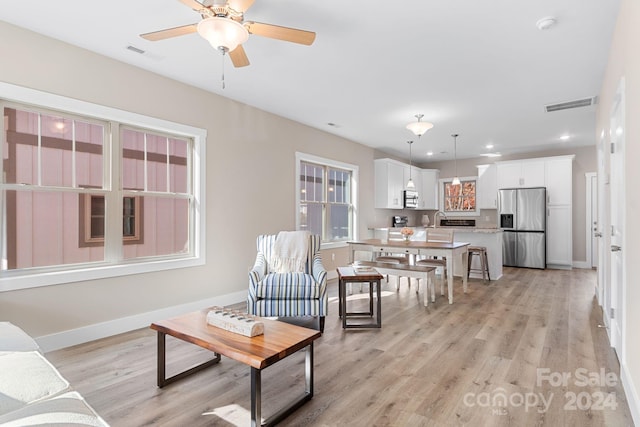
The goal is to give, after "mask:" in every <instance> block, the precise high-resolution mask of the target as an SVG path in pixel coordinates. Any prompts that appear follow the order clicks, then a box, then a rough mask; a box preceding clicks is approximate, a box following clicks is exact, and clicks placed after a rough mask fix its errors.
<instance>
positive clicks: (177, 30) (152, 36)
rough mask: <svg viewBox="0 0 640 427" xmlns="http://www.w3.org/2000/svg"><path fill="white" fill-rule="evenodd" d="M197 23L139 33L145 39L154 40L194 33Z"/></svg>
mask: <svg viewBox="0 0 640 427" xmlns="http://www.w3.org/2000/svg"><path fill="white" fill-rule="evenodd" d="M197 28H198V25H197V24H190V25H183V26H181V27H174V28H167V29H166V30H160V31H153V32H151V33H145V34H140V37H142V38H143V39H145V40H149V41H152V42H156V41H158V40H164V39H168V38H171V37H178V36H184V35H185V34H191V33H195V32H196V31H197V30H198V29H197Z"/></svg>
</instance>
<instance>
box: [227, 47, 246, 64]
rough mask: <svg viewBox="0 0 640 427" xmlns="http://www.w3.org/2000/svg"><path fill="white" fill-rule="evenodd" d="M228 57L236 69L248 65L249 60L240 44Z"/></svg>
mask: <svg viewBox="0 0 640 427" xmlns="http://www.w3.org/2000/svg"><path fill="white" fill-rule="evenodd" d="M229 57H230V58H231V62H233V66H234V67H236V68H239V67H246V66H247V65H249V58H247V54H246V53H245V51H244V48H243V47H242V45H241V44H239V45H238V47H236V48H235V49H233V50H232V51H231V52H229Z"/></svg>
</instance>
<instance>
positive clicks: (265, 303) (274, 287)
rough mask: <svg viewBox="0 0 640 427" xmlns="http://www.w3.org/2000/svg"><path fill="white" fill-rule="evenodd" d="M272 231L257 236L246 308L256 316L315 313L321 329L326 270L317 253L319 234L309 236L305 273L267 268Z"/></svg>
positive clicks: (324, 301)
mask: <svg viewBox="0 0 640 427" xmlns="http://www.w3.org/2000/svg"><path fill="white" fill-rule="evenodd" d="M276 236H277V235H275V234H273V235H261V236H258V239H257V246H258V255H257V256H256V261H255V264H254V265H253V268H252V269H251V271H250V272H249V295H248V297H247V312H248V313H249V314H255V315H257V316H278V317H287V316H317V317H318V329H319V330H320V332H323V331H324V318H325V316H326V314H327V307H328V295H327V272H326V270H325V269H324V266H323V265H322V258H321V257H320V236H318V235H317V234H311V235H310V236H309V250H308V251H307V252H308V255H307V262H306V265H305V271H304V273H274V272H271V271H269V264H270V261H271V254H272V251H273V244H274V243H275V241H276Z"/></svg>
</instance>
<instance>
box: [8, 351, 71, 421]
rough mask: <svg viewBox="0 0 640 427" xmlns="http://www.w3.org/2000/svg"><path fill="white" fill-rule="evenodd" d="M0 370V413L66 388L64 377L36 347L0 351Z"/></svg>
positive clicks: (13, 409) (50, 395) (67, 385)
mask: <svg viewBox="0 0 640 427" xmlns="http://www.w3.org/2000/svg"><path fill="white" fill-rule="evenodd" d="M0 372H1V373H2V381H0V414H6V413H8V412H11V411H15V410H16V409H19V408H21V407H23V406H26V405H28V404H29V403H32V402H35V401H38V400H41V399H46V398H48V397H52V396H54V395H56V394H58V393H60V392H63V391H65V390H67V389H68V388H69V383H68V382H67V380H65V379H64V378H62V376H61V375H60V373H59V372H58V370H57V369H56V368H54V367H53V365H51V363H49V361H48V360H47V359H45V358H44V356H43V355H42V354H40V352H37V351H18V352H13V351H12V352H0Z"/></svg>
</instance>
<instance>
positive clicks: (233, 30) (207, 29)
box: [198, 16, 249, 52]
mask: <svg viewBox="0 0 640 427" xmlns="http://www.w3.org/2000/svg"><path fill="white" fill-rule="evenodd" d="M198 34H200V36H202V38H204V39H205V40H206V41H208V42H209V44H211V46H213V47H214V48H216V49H221V50H224V51H225V52H232V51H233V50H234V49H235V48H236V47H238V45H240V44H242V43H244V42H246V41H247V40H248V39H249V31H248V30H247V29H246V28H245V27H244V26H243V25H242V24H240V23H239V22H236V21H234V20H233V19H229V18H223V17H218V16H213V17H211V18H207V19H203V20H202V21H200V22H199V23H198Z"/></svg>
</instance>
